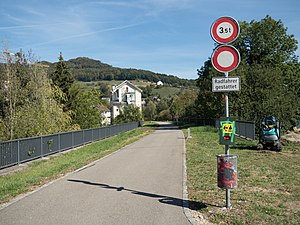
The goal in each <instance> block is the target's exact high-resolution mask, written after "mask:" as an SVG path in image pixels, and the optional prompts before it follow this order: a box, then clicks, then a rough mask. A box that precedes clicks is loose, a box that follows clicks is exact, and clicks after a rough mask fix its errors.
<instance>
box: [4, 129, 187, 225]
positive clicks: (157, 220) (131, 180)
mask: <svg viewBox="0 0 300 225" xmlns="http://www.w3.org/2000/svg"><path fill="white" fill-rule="evenodd" d="M183 149H184V136H183V133H182V132H181V131H180V130H178V129H176V128H175V127H173V126H171V125H166V124H165V125H163V126H162V127H160V128H159V129H158V130H157V131H155V132H154V133H153V134H151V135H148V136H146V137H144V138H143V139H141V140H140V141H138V142H136V143H133V144H131V145H129V146H127V147H125V148H123V149H121V150H120V151H118V152H116V153H114V154H112V155H110V156H108V157H105V158H103V159H101V160H99V161H97V162H95V163H93V164H90V165H89V166H88V167H86V168H83V169H81V170H78V171H76V172H74V173H71V174H69V175H67V176H65V177H64V178H62V179H59V180H57V181H55V182H52V183H51V184H49V185H47V186H45V187H43V188H40V189H39V190H37V191H35V192H33V193H31V194H29V195H27V196H26V197H24V198H21V199H20V200H18V201H16V202H14V203H12V204H9V205H8V206H7V207H5V208H2V209H1V210H0V224H1V225H25V224H26V225H44V224H45V225H79V224H80V225H94V224H95V225H102V224H107V225H114V224H118V225H119V224H120V225H123V224H124V225H127V224H128V225H148V224H149V225H150V224H151V225H156V224H157V225H169V224H170V225H189V224H190V223H189V221H188V219H187V218H186V216H185V214H184V212H183V207H182V203H183V200H182V188H183V187H182V179H183V166H182V164H183Z"/></svg>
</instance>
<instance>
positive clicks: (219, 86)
mask: <svg viewBox="0 0 300 225" xmlns="http://www.w3.org/2000/svg"><path fill="white" fill-rule="evenodd" d="M239 90H240V77H213V78H212V91H213V92H228V91H239Z"/></svg>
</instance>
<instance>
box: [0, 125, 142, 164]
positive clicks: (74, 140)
mask: <svg viewBox="0 0 300 225" xmlns="http://www.w3.org/2000/svg"><path fill="white" fill-rule="evenodd" d="M142 124H143V122H131V123H126V124H117V125H112V126H109V127H101V128H93V129H86V130H77V131H71V132H65V133H58V134H51V135H47V136H39V137H30V138H22V139H16V140H10V141H3V142H0V169H2V168H6V167H9V166H13V165H16V164H20V163H24V162H27V161H30V160H34V159H37V158H41V157H45V156H48V155H51V154H54V153H58V152H62V151H65V150H68V149H72V148H75V147H78V146H81V145H84V144H87V143H90V142H94V141H99V140H102V139H105V138H108V137H111V136H114V135H117V134H120V133H122V132H126V131H129V130H133V129H135V128H137V127H138V126H140V125H142Z"/></svg>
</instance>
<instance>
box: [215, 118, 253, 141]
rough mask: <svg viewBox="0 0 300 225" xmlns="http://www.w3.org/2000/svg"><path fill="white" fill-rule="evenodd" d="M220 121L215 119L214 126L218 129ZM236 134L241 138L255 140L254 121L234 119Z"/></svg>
mask: <svg viewBox="0 0 300 225" xmlns="http://www.w3.org/2000/svg"><path fill="white" fill-rule="evenodd" d="M219 126H220V121H219V120H216V121H215V127H216V128H218V129H219ZM235 127H236V130H235V132H236V135H237V136H239V137H241V138H246V139H251V140H255V122H253V121H241V120H236V121H235Z"/></svg>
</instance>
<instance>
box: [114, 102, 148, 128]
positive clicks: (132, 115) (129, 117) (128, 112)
mask: <svg viewBox="0 0 300 225" xmlns="http://www.w3.org/2000/svg"><path fill="white" fill-rule="evenodd" d="M142 119H143V116H142V113H141V110H140V108H139V107H137V106H135V105H132V104H130V105H125V106H124V107H123V108H122V109H121V110H120V114H119V115H118V116H117V117H116V118H115V119H114V120H113V123H114V124H119V123H129V122H135V121H140V120H142Z"/></svg>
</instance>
